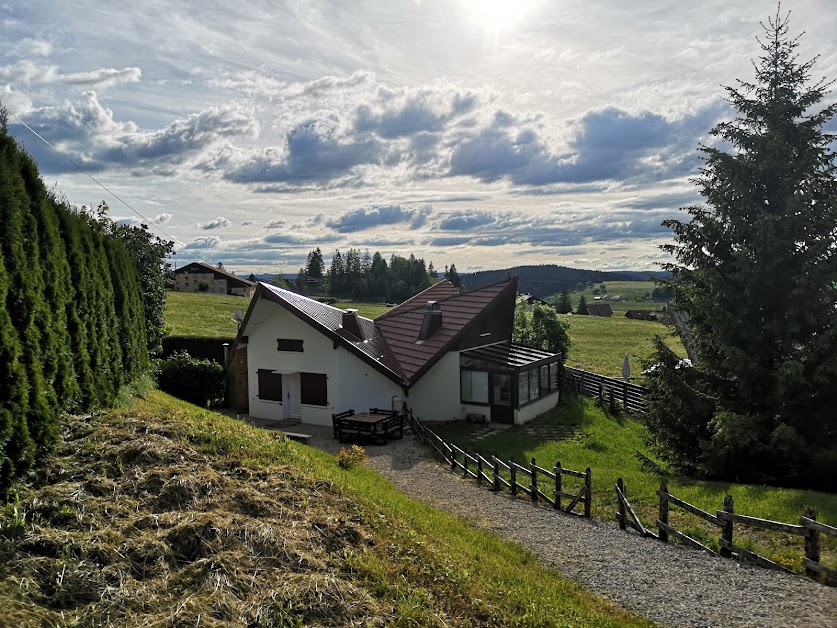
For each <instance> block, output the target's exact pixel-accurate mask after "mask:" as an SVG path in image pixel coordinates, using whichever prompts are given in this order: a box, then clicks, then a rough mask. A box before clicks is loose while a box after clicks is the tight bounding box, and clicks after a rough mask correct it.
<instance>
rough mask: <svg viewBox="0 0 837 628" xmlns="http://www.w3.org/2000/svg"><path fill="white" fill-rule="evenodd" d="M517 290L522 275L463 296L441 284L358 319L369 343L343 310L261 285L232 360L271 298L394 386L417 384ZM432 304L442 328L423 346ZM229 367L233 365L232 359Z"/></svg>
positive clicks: (238, 338) (231, 352)
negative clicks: (346, 322) (262, 303)
mask: <svg viewBox="0 0 837 628" xmlns="http://www.w3.org/2000/svg"><path fill="white" fill-rule="evenodd" d="M439 284H448V286H445V285H442V286H440V285H439ZM451 288H452V290H451ZM516 292H517V277H513V278H510V279H505V280H503V281H500V282H498V283H495V284H491V285H489V286H485V287H483V288H477V289H476V290H471V291H470V292H462V293H460V292H459V291H458V290H457V289H456V288H455V287H453V285H452V284H450V282H449V281H444V282H439V283H437V284H436V285H435V286H431V287H430V288H428V289H427V290H425V291H424V292H421V293H419V294H418V295H416V296H415V297H413V298H412V299H409V300H407V301H405V302H404V303H402V304H400V305H398V306H397V307H394V308H393V309H391V310H389V311H387V312H386V313H385V314H384V315H381V316H379V317H378V318H377V319H375V320H374V321H372V320H370V319H368V318H364V317H362V316H358V323H359V324H360V326H361V329H362V331H363V336H364V340H361V339H360V338H357V337H356V336H355V335H353V334H352V333H350V332H349V331H347V330H346V329H344V328H343V325H342V322H343V310H341V309H338V308H336V307H332V306H330V305H326V304H325V303H320V302H319V301H315V300H314V299H309V298H308V297H304V296H302V295H299V294H297V293H295V292H291V291H289V290H283V289H282V288H278V287H276V286H273V285H270V284H266V283H263V282H259V284H258V286H257V288H256V295H255V297H254V298H253V300H252V301H251V302H250V307H249V309H248V310H247V315H246V316H245V317H244V321H243V322H242V324H241V327H240V329H239V336H238V337H237V338H236V340H235V343H234V345H233V347H232V351H230V356H232V355H233V354H234V352H235V348H236V347H237V345H238V343H239V342H240V338H241V336H242V334H243V333H244V331H245V330H246V328H247V322H248V321H249V319H250V314H251V313H252V311H253V308H254V307H255V305H256V303H257V302H258V301H259V299H267V300H269V301H272V302H273V303H277V304H278V305H280V306H282V307H283V308H285V309H286V310H288V311H289V312H291V313H292V314H294V315H295V316H296V317H298V318H299V319H301V320H303V321H305V322H306V323H308V324H309V325H311V326H312V327H313V328H315V329H317V330H318V331H320V332H321V333H323V334H325V335H326V336H328V337H329V338H331V339H332V341H334V342H335V343H336V344H339V345H341V346H343V347H345V348H346V349H347V350H349V351H350V352H351V353H353V354H355V355H356V356H357V357H359V358H360V359H362V360H363V361H364V362H366V363H367V364H370V365H371V366H372V367H374V368H375V369H377V370H378V371H379V372H381V373H383V374H384V375H386V376H387V377H389V378H390V379H391V380H393V381H394V382H396V383H398V384H400V385H402V386H411V385H413V384H414V383H415V382H417V381H418V380H419V379H420V378H421V376H422V375H424V373H426V372H427V370H428V369H430V367H431V366H433V365H434V364H435V363H436V362H438V361H439V359H441V358H442V356H443V355H444V354H445V353H446V352H447V351H448V349H449V348H450V347H451V346H453V345H454V344H455V343H456V342H457V341H458V340H459V339H460V338H461V337H462V336H463V334H464V333H465V332H466V331H467V330H468V329H469V328H470V326H471V325H472V324H473V323H474V322H475V321H476V320H477V318H478V317H479V314H480V313H481V312H483V311H484V310H485V309H486V308H487V307H488V306H490V305H492V304H493V303H494V302H495V301H496V300H497V299H499V298H500V297H502V296H506V295H509V294H510V295H511V297H512V299H511V300H510V302H511V303H513V302H514V299H513V297H514V294H515V293H516ZM445 295H447V296H445ZM427 301H438V302H439V303H440V305H441V309H442V325H441V327H440V328H439V329H437V330H436V331H435V332H434V333H433V334H432V335H431V336H430V337H429V338H427V339H426V340H423V341H420V342H417V341H418V337H419V332H420V331H421V326H422V321H423V320H424V309H425V305H426V304H427ZM227 364H228V365H229V364H230V360H229V359H228V362H227Z"/></svg>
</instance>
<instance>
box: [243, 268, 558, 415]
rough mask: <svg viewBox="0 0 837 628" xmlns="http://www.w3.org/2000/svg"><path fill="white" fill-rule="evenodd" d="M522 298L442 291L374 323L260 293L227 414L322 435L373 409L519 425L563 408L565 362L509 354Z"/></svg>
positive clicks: (489, 291)
mask: <svg viewBox="0 0 837 628" xmlns="http://www.w3.org/2000/svg"><path fill="white" fill-rule="evenodd" d="M516 288H517V278H511V279H507V280H504V281H501V282H498V283H495V284H492V285H489V286H485V287H482V288H478V289H476V290H472V291H470V292H465V293H460V292H459V291H458V290H457V289H456V288H455V287H454V286H453V284H451V283H450V282H449V281H441V282H439V283H437V284H435V285H434V286H431V287H430V288H428V289H427V290H425V291H424V292H421V293H420V294H418V295H416V296H414V297H412V298H411V299H409V300H407V301H405V302H404V303H401V304H400V305H398V306H396V307H394V308H392V309H391V310H388V311H387V312H385V313H384V314H382V315H381V316H379V317H378V318H377V319H375V320H374V321H373V320H370V319H367V318H364V317H362V316H358V314H357V312H356V311H354V310H340V309H338V308H335V307H332V306H330V305H326V304H324V303H319V302H317V301H314V300H313V299H309V298H307V297H304V296H301V295H299V294H296V293H294V292H290V291H287V290H283V289H281V288H277V287H275V286H271V285H268V284H265V283H259V285H258V287H257V288H256V294H255V296H254V298H253V300H252V301H251V303H250V307H249V309H248V311H247V314H246V315H245V317H244V321H243V322H242V324H241V327H240V329H239V335H238V337H237V338H236V340H235V343H234V344H233V346H232V347H231V351H230V359H229V361H228V392H229V396H228V401H229V403H230V407H231V408H232V409H234V410H235V411H236V412H238V413H247V414H250V415H251V416H254V417H258V418H265V419H298V420H301V421H304V422H306V423H313V424H319V425H329V424H331V415H332V414H336V413H340V412H343V411H346V410H349V409H353V410H357V411H364V410H366V409H368V408H373V407H376V408H393V409H395V410H399V411H401V410H404V409H405V408H408V409H409V410H410V411H412V412H413V414H414V415H415V416H417V417H418V418H420V419H423V420H427V421H434V420H456V419H464V418H465V417H466V415H468V414H481V415H483V416H484V417H485V418H486V419H488V420H490V421H496V422H501V423H518V424H519V423H524V422H525V421H528V420H529V419H532V418H534V417H536V416H538V415H539V414H541V413H543V412H544V411H546V410H548V409H550V408H552V407H554V406H555V405H556V404H557V402H558V398H559V390H558V383H559V380H560V370H561V356H560V355H557V354H552V353H547V352H544V351H539V350H536V349H531V348H528V347H524V346H521V345H516V344H513V343H512V341H511V337H512V329H513V325H514V306H515V295H516Z"/></svg>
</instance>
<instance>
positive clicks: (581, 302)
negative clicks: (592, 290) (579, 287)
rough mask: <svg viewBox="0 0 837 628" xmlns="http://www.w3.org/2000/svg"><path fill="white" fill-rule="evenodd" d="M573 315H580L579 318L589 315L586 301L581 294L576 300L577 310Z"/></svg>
mask: <svg viewBox="0 0 837 628" xmlns="http://www.w3.org/2000/svg"><path fill="white" fill-rule="evenodd" d="M575 313H576V314H580V315H581V316H587V315H588V314H590V310H588V309H587V299H585V298H584V295H583V294H582V295H581V296H580V297H579V298H578V308H577V309H576V311H575Z"/></svg>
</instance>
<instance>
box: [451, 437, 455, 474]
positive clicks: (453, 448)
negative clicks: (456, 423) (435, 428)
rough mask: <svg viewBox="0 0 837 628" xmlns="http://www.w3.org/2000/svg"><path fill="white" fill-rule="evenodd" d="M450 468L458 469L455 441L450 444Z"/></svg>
mask: <svg viewBox="0 0 837 628" xmlns="http://www.w3.org/2000/svg"><path fill="white" fill-rule="evenodd" d="M450 470H451V472H455V471H456V445H454V444H453V443H451V444H450Z"/></svg>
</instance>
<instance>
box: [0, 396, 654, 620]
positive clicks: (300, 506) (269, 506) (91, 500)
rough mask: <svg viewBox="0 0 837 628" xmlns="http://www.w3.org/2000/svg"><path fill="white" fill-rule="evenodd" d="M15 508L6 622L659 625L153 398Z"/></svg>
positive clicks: (460, 530)
mask: <svg viewBox="0 0 837 628" xmlns="http://www.w3.org/2000/svg"><path fill="white" fill-rule="evenodd" d="M63 436H64V437H63V442H62V444H61V445H60V448H59V450H58V451H57V452H56V454H55V455H54V456H53V457H52V458H51V459H50V460H49V462H48V464H47V465H46V466H45V467H44V468H42V469H41V470H40V471H39V472H38V473H37V475H36V477H33V478H30V481H29V482H28V483H27V484H23V485H20V486H18V487H17V491H18V495H17V496H16V498H15V499H13V501H12V503H10V504H9V505H7V506H6V507H4V508H0V625H2V626H40V625H43V626H75V625H77V626H230V625H232V626H286V625H313V626H331V625H357V626H360V625H363V626H376V625H377V626H383V625H469V626H494V625H577V626H587V625H607V626H615V625H647V624H646V623H645V622H644V621H642V620H638V619H636V618H634V617H632V616H630V615H629V614H627V613H626V612H624V611H621V610H619V609H616V608H614V607H612V606H611V605H610V604H608V603H607V602H605V601H603V600H601V599H600V598H597V597H595V596H593V595H591V594H589V593H585V592H583V591H581V590H579V589H578V588H577V587H576V586H575V585H573V584H571V583H569V582H567V581H565V580H563V579H561V578H560V577H558V576H557V574H555V573H554V572H551V571H548V570H546V569H544V568H542V567H540V566H539V565H537V564H536V563H535V562H534V561H533V560H532V559H531V556H530V555H528V554H527V553H525V552H524V551H523V550H520V548H517V547H516V546H513V545H511V544H508V543H504V542H501V541H500V540H499V539H497V538H496V537H493V536H490V535H487V534H486V533H483V532H479V531H476V530H474V529H470V528H468V527H467V526H465V525H464V524H463V523H462V522H461V521H459V520H457V519H455V518H454V517H450V516H447V515H444V514H443V513H438V511H433V510H432V509H429V507H426V506H423V505H418V504H416V503H415V502H412V501H411V500H409V499H408V498H406V497H405V496H403V494H400V493H398V492H397V491H396V490H395V489H394V488H393V487H392V485H391V484H389V483H388V482H386V481H385V480H383V479H382V478H381V477H380V476H378V475H377V474H374V473H373V472H372V471H370V470H369V469H366V468H364V467H357V468H355V469H352V470H348V471H347V470H344V469H341V468H339V467H338V466H337V464H336V462H335V460H334V458H333V457H330V456H327V455H326V454H323V453H320V452H314V451H313V450H310V449H309V448H306V447H304V446H302V445H298V444H296V443H292V442H289V441H287V440H285V439H284V438H283V437H282V436H274V435H271V434H269V433H265V432H261V431H258V430H255V429H253V428H250V427H248V426H246V425H243V424H241V423H238V422H235V421H232V420H230V419H227V418H225V417H222V416H220V415H217V414H214V413H211V412H205V411H201V410H198V409H196V408H194V407H192V406H189V405H188V404H185V403H181V402H177V401H175V400H173V399H172V398H170V397H167V396H165V395H162V394H161V393H156V392H154V393H151V394H150V395H149V397H148V399H147V400H145V401H138V402H137V403H136V404H135V405H134V406H133V407H132V408H130V409H128V410H121V411H112V412H107V413H103V414H97V415H91V416H84V417H81V416H79V417H72V418H70V419H69V421H68V422H67V424H66V429H65V431H64V435H63Z"/></svg>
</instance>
